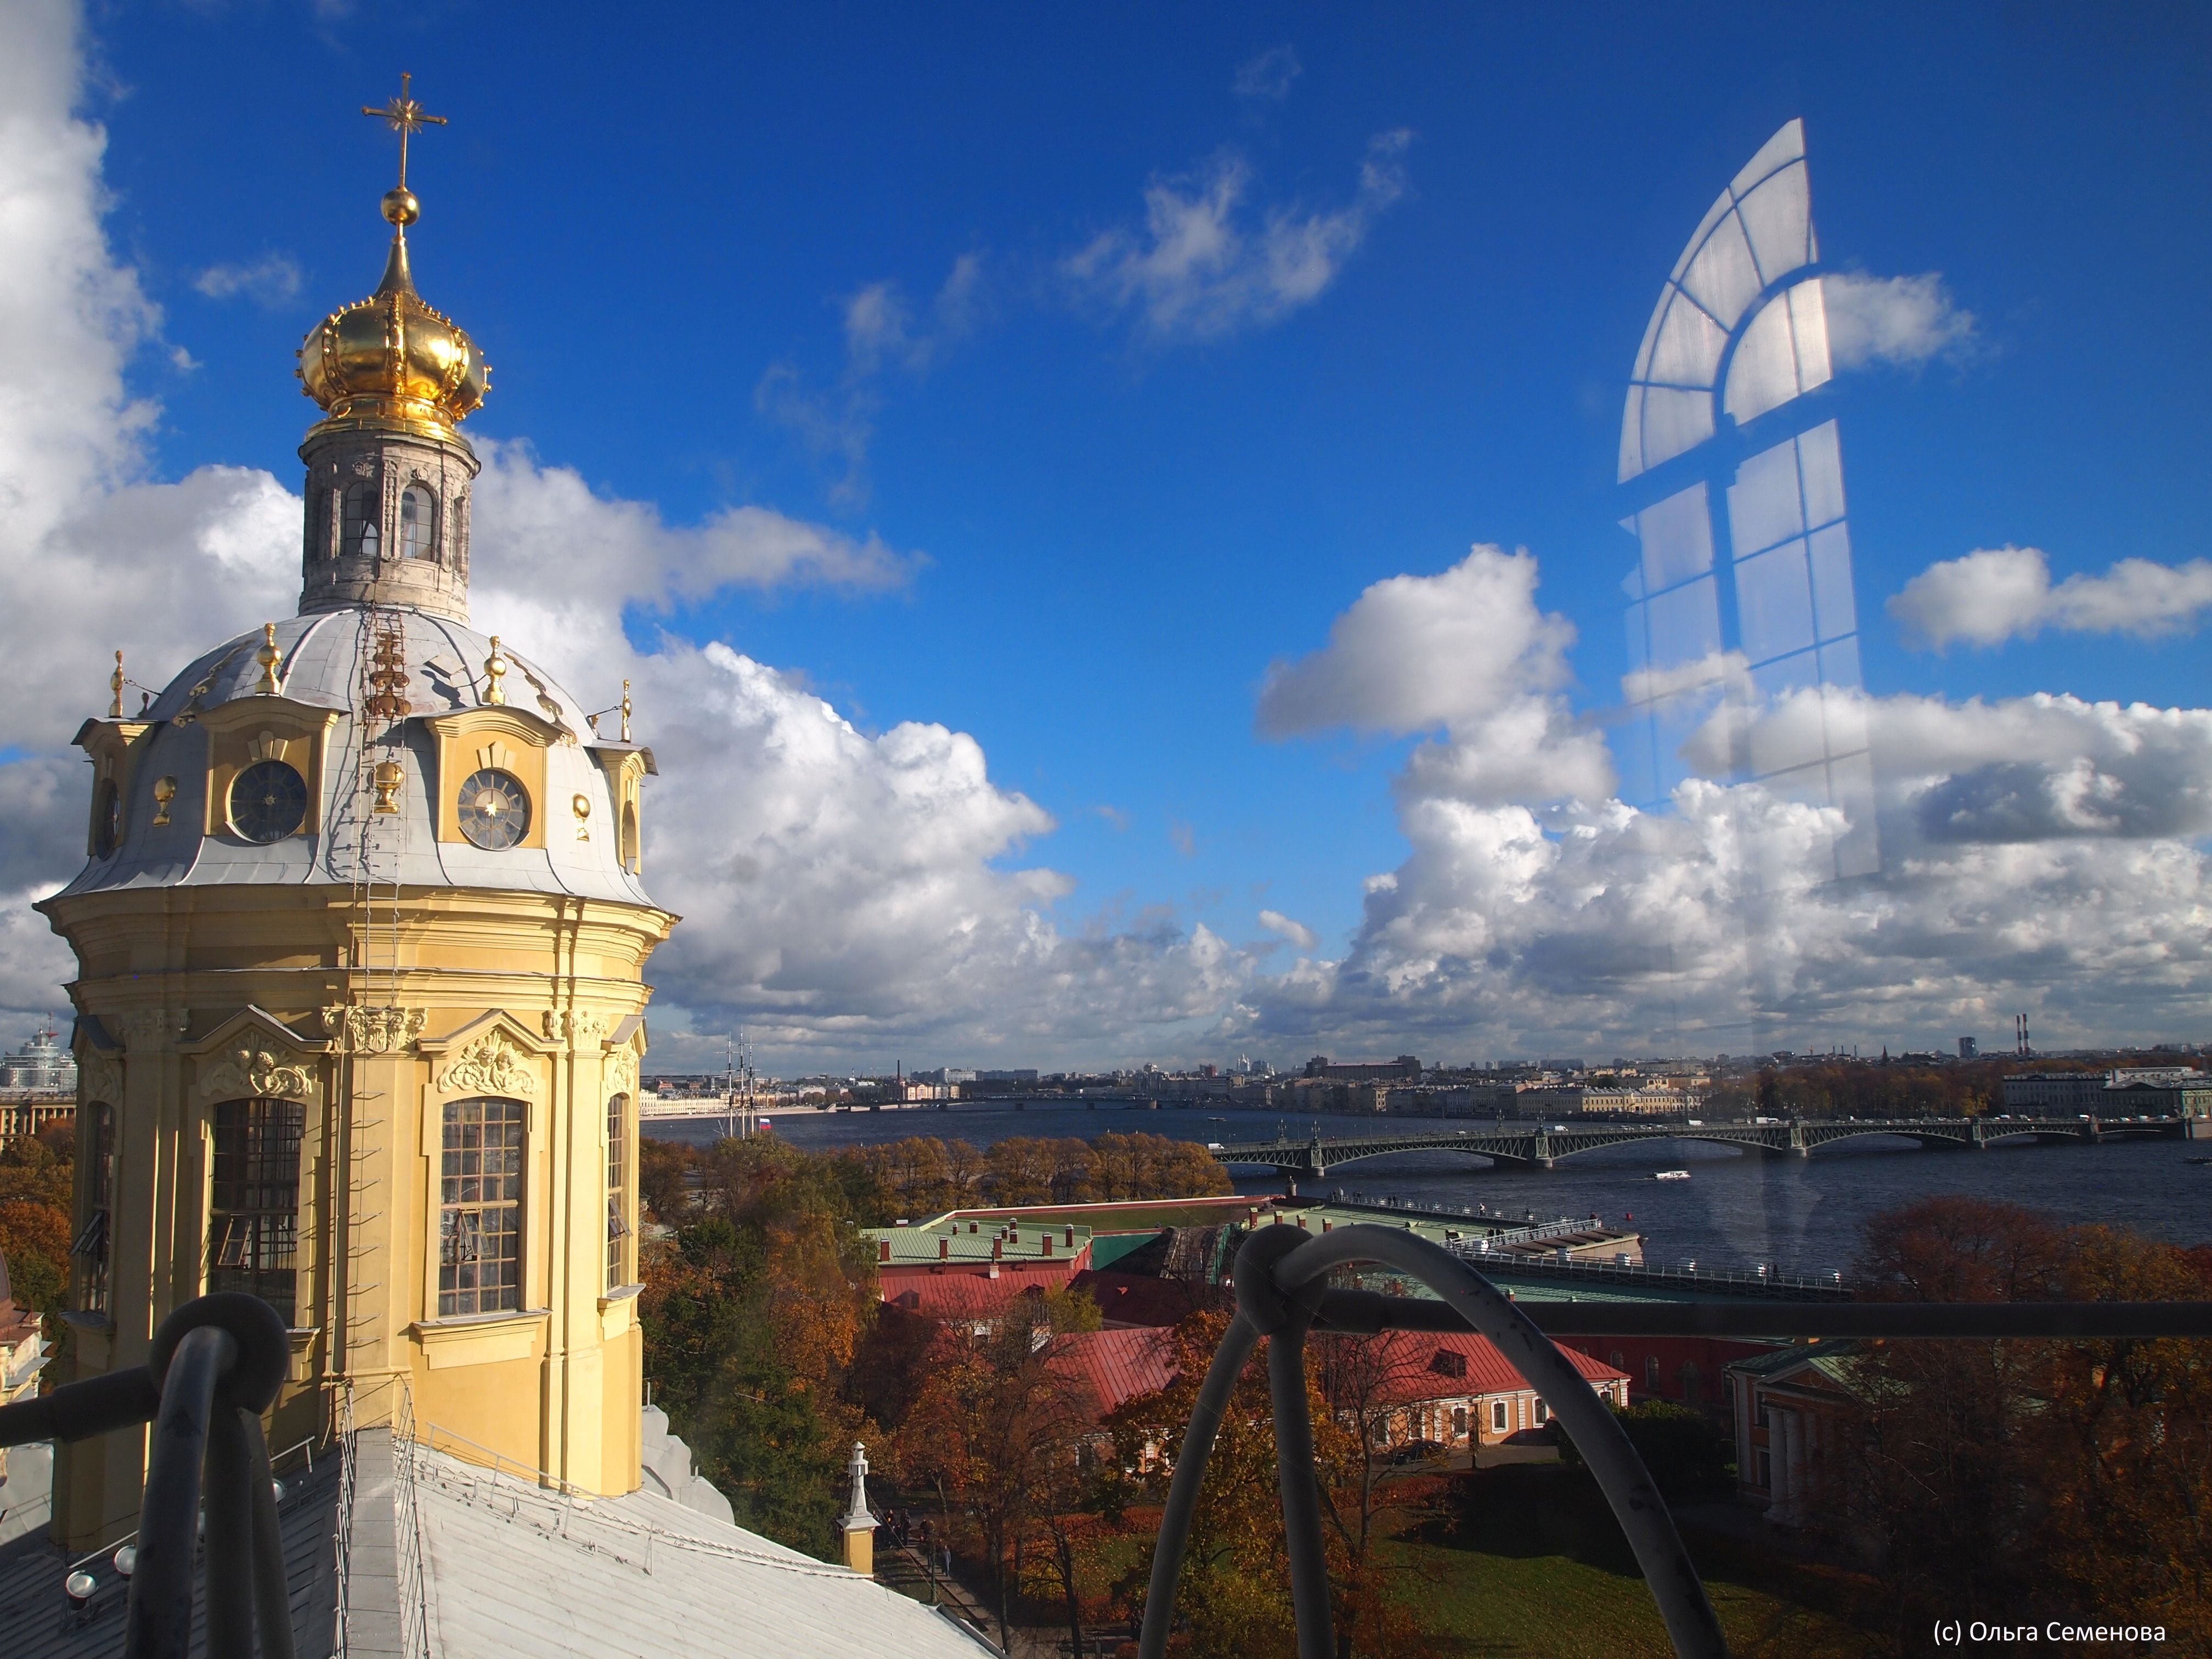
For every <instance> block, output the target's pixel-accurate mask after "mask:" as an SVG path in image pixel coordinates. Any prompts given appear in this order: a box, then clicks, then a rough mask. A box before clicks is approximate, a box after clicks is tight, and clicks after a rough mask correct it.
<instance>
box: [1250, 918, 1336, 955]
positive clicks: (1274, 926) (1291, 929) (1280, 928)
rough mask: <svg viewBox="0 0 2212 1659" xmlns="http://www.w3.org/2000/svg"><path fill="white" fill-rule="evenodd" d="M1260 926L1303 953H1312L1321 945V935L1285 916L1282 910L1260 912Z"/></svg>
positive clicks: (1300, 922)
mask: <svg viewBox="0 0 2212 1659" xmlns="http://www.w3.org/2000/svg"><path fill="white" fill-rule="evenodd" d="M1260 925H1261V927H1264V928H1266V929H1267V931H1268V932H1269V933H1273V934H1274V935H1275V936H1276V937H1277V938H1279V939H1287V940H1288V941H1289V942H1290V943H1291V944H1292V945H1297V947H1298V949H1299V950H1301V951H1310V950H1312V949H1313V948H1314V946H1315V945H1318V944H1320V943H1321V935H1319V934H1318V933H1315V932H1314V930H1313V929H1312V928H1310V927H1307V926H1306V925H1305V923H1304V922H1302V921H1296V920H1294V919H1292V918H1291V917H1289V916H1286V915H1284V914H1283V913H1282V912H1281V911H1280V910H1262V911H1261V912H1260Z"/></svg>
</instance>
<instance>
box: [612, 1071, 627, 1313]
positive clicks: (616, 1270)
mask: <svg viewBox="0 0 2212 1659" xmlns="http://www.w3.org/2000/svg"><path fill="white" fill-rule="evenodd" d="M628 1105H629V1096H627V1095H615V1096H613V1097H611V1098H610V1099H609V1100H608V1102H607V1288H608V1289H609V1290H610V1291H611V1290H614V1289H615V1288H617V1286H619V1285H625V1284H627V1283H629V1280H628V1279H627V1278H625V1276H624V1274H623V1265H624V1264H623V1240H624V1239H625V1238H627V1237H629V1222H628V1221H626V1220H625V1219H623V1198H624V1197H625V1196H626V1194H625V1190H624V1189H625V1188H626V1186H627V1184H628V1174H629V1134H628V1127H629V1124H628V1119H627V1114H626V1112H625V1108H626V1107H627V1106H628Z"/></svg>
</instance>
